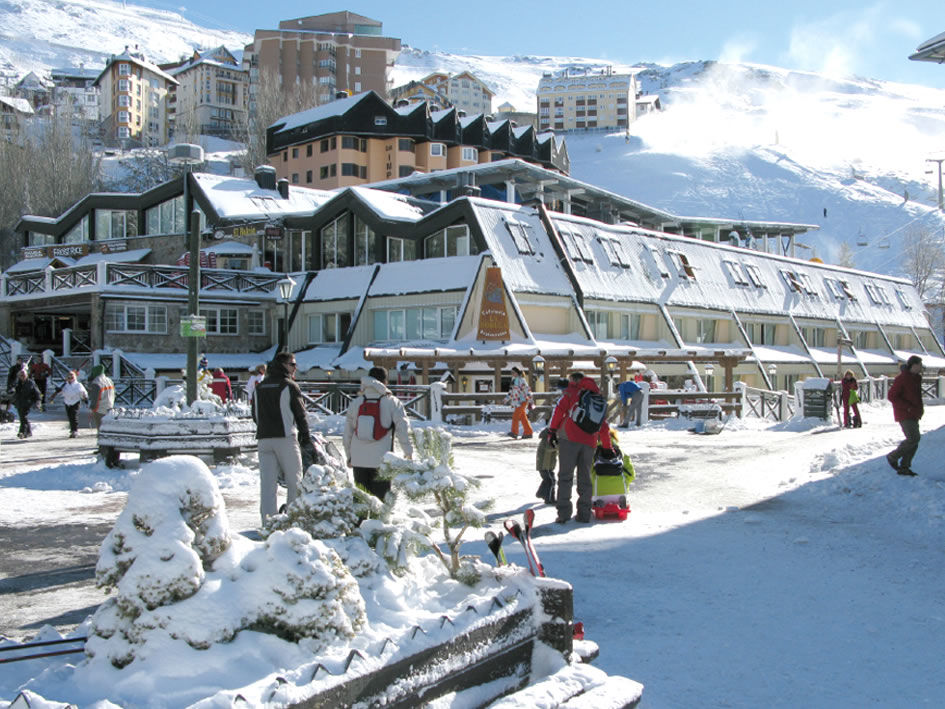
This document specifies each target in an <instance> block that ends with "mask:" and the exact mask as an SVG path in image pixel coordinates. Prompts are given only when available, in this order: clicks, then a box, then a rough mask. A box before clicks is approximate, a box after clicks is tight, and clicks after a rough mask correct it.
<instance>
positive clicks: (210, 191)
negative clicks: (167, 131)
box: [192, 172, 336, 220]
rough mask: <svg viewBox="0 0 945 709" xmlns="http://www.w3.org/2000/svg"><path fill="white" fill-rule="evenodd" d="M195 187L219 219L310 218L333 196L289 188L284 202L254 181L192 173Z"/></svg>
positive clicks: (294, 186)
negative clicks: (301, 216)
mask: <svg viewBox="0 0 945 709" xmlns="http://www.w3.org/2000/svg"><path fill="white" fill-rule="evenodd" d="M192 177H193V179H194V181H195V182H196V184H197V186H198V188H199V189H200V191H201V192H202V193H203V195H204V196H205V197H206V199H207V201H208V202H209V203H210V205H211V206H212V207H213V210H214V211H215V212H216V213H217V215H219V217H220V218H221V219H227V220H232V219H269V218H275V217H286V216H294V215H309V214H312V213H313V212H314V211H315V210H316V209H318V208H319V207H320V206H322V205H323V204H325V202H327V201H328V200H329V199H331V198H332V197H334V196H335V194H336V193H335V192H329V191H326V190H315V189H311V188H308V187H299V186H298V185H291V186H290V187H289V197H288V199H284V198H283V197H282V195H281V194H279V191H278V190H267V189H263V188H261V187H260V186H259V185H258V184H256V181H255V180H252V179H246V178H238V177H226V176H222V175H211V174H209V173H205V172H199V173H194V174H193V176H192Z"/></svg>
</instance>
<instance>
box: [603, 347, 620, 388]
mask: <svg viewBox="0 0 945 709" xmlns="http://www.w3.org/2000/svg"><path fill="white" fill-rule="evenodd" d="M604 371H605V372H607V393H608V394H613V388H614V372H616V371H617V358H616V357H614V356H613V355H608V356H607V358H606V359H605V360H604ZM608 398H610V397H609V396H608Z"/></svg>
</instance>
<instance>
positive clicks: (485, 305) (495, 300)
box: [476, 266, 511, 340]
mask: <svg viewBox="0 0 945 709" xmlns="http://www.w3.org/2000/svg"><path fill="white" fill-rule="evenodd" d="M476 339H477V340H508V339H511V338H510V336H509V313H508V309H507V308H506V305H505V286H504V285H503V284H502V269H501V268H499V267H498V266H491V267H489V268H487V269H486V278H485V283H484V285H483V289H482V302H481V304H480V306H479V327H478V331H477V333H476Z"/></svg>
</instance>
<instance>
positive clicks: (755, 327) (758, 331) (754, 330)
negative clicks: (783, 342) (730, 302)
mask: <svg viewBox="0 0 945 709" xmlns="http://www.w3.org/2000/svg"><path fill="white" fill-rule="evenodd" d="M774 329H775V326H774V325H773V324H771V323H757V322H750V323H745V334H746V335H748V341H749V342H750V343H751V344H753V345H773V344H774V343H775V342H774Z"/></svg>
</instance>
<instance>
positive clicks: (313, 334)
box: [308, 313, 376, 344]
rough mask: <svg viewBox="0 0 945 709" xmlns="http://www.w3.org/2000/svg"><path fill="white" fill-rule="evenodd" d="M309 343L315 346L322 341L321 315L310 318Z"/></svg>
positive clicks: (310, 316)
mask: <svg viewBox="0 0 945 709" xmlns="http://www.w3.org/2000/svg"><path fill="white" fill-rule="evenodd" d="M375 314H376V313H375ZM308 341H309V342H310V343H313V344H315V343H318V342H321V341H322V316H321V315H309V316H308Z"/></svg>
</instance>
